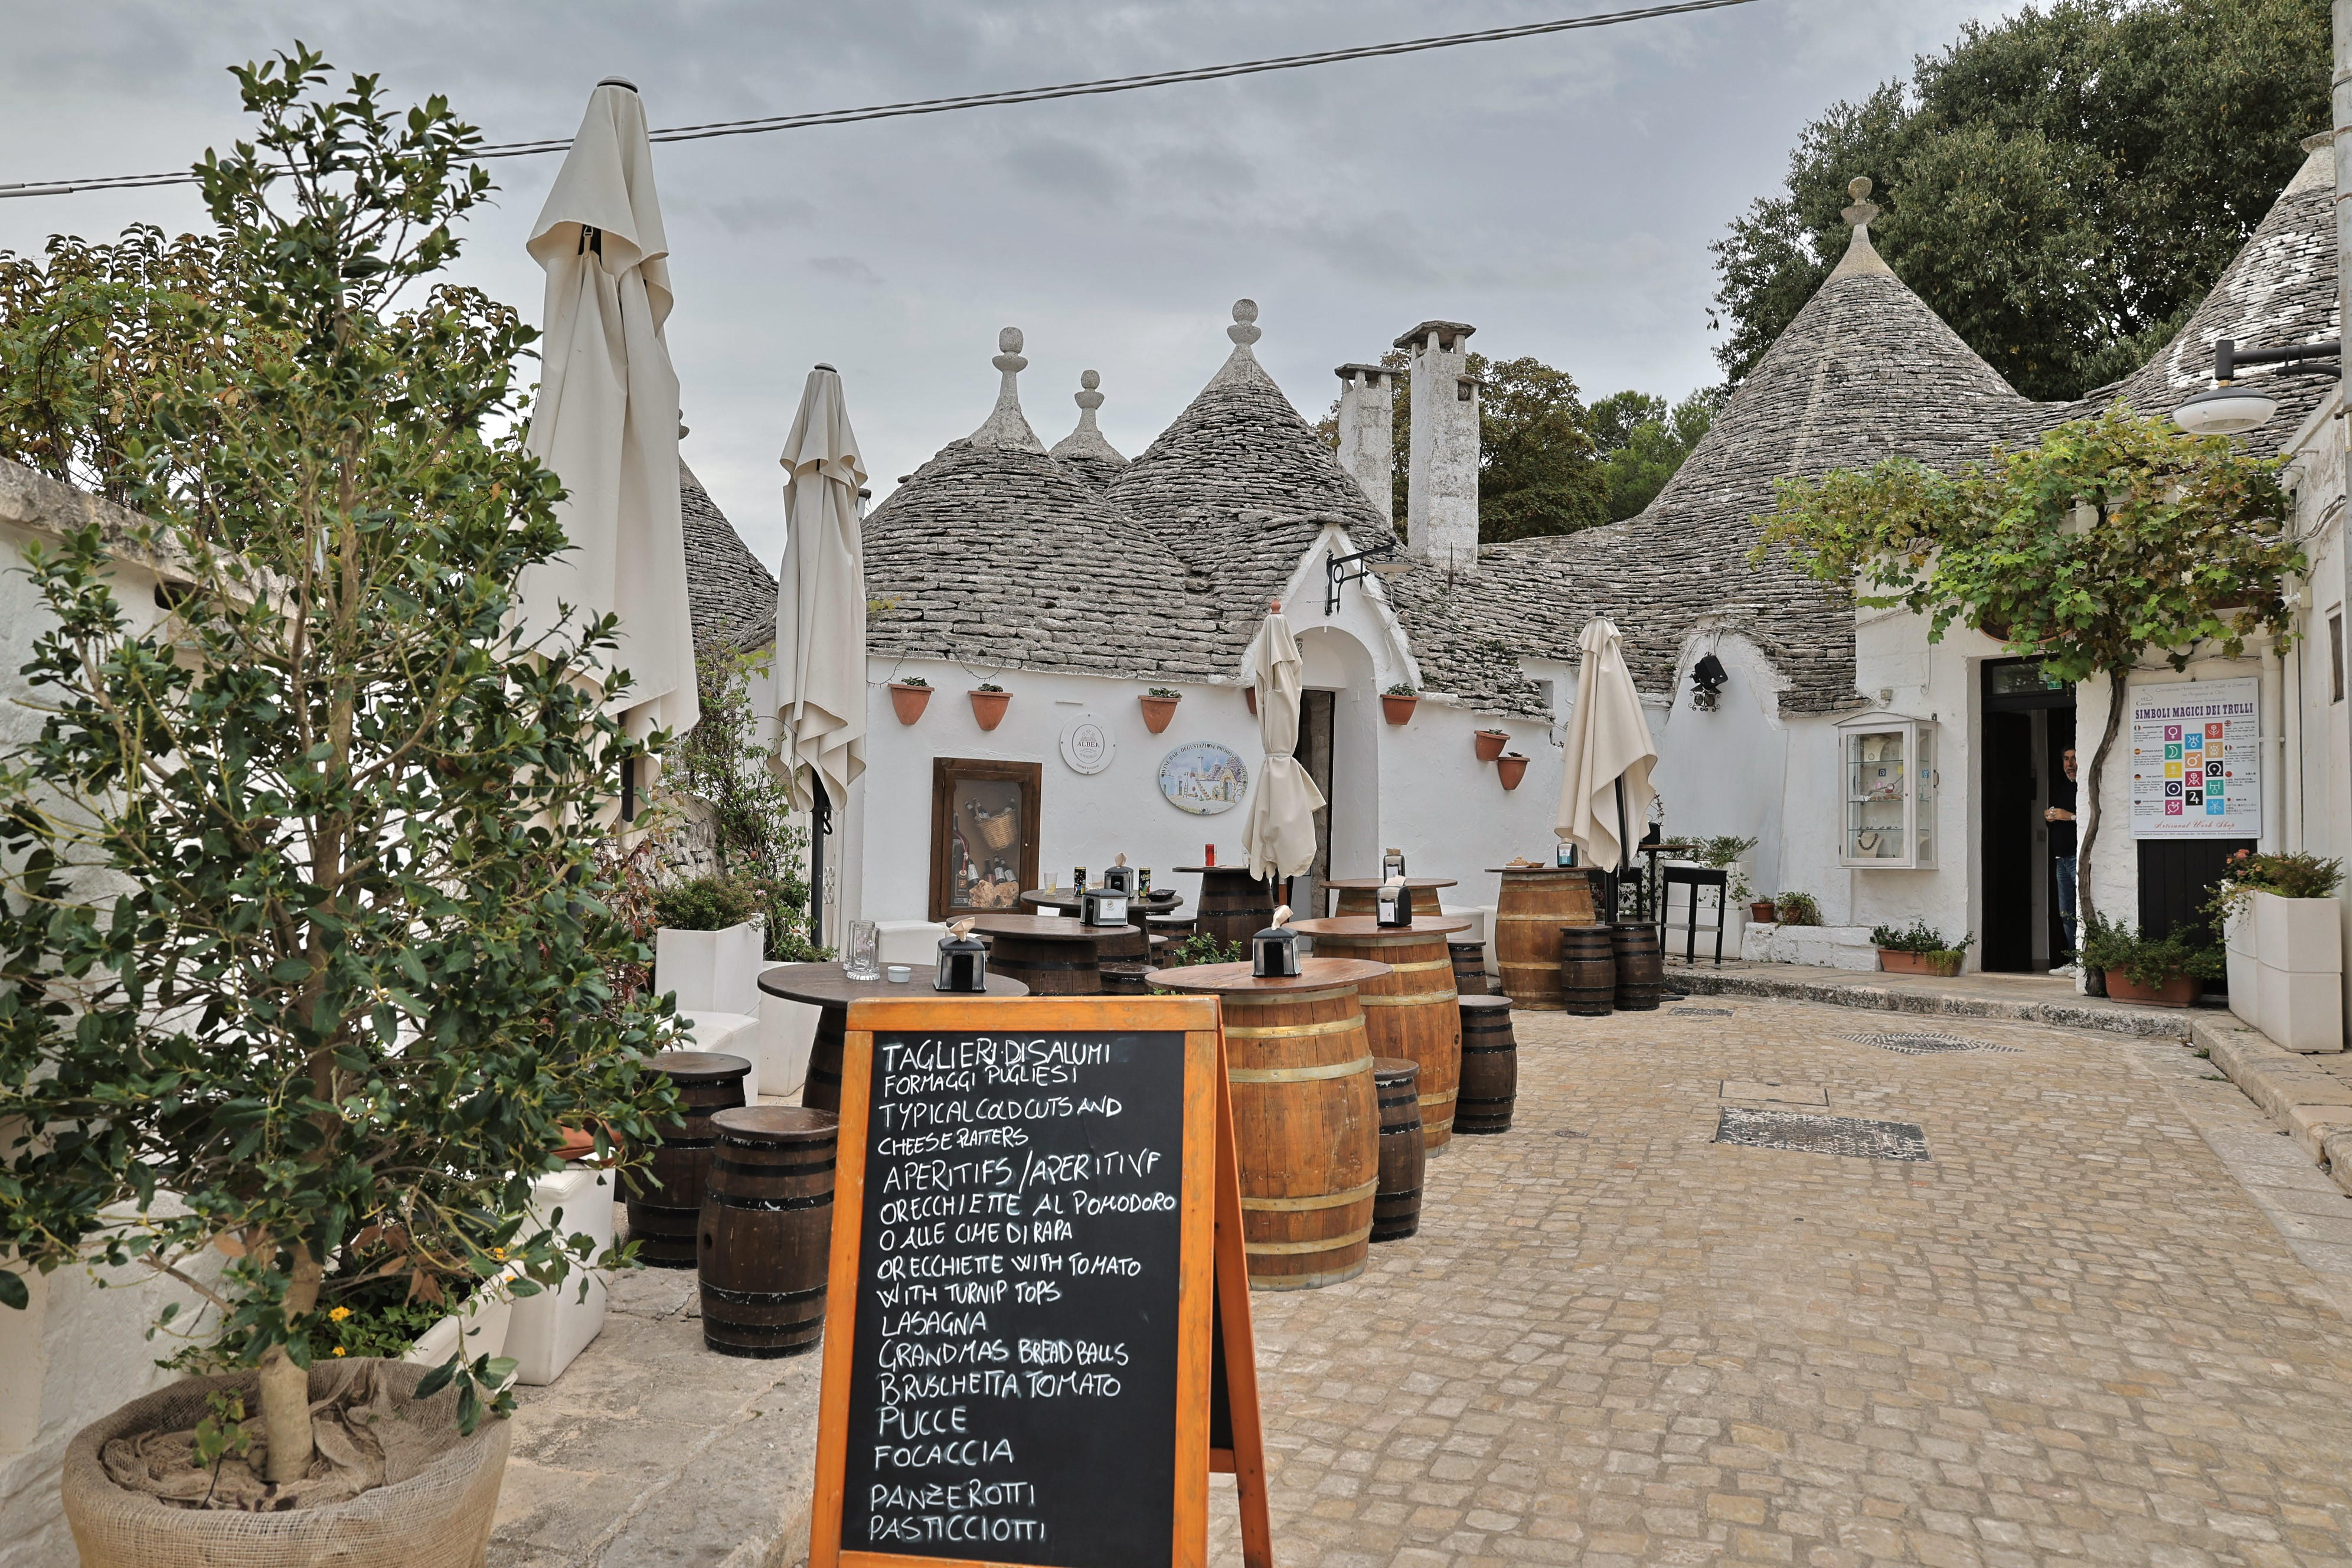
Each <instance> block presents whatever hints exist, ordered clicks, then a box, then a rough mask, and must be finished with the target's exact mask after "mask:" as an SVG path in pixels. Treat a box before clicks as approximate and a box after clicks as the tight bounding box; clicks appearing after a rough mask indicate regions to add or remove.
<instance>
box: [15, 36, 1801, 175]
mask: <svg viewBox="0 0 2352 1568" xmlns="http://www.w3.org/2000/svg"><path fill="white" fill-rule="evenodd" d="M1754 3H1755V0H1675V4H1671V5H1643V6H1640V7H1638V8H1636V9H1633V10H1629V11H1604V12H1601V13H1598V14H1595V15H1593V16H1564V17H1560V18H1559V19H1557V20H1555V21H1549V22H1528V23H1524V24H1522V25H1520V26H1516V27H1486V28H1482V29H1480V30H1479V31H1477V32H1475V33H1446V34H1443V35H1441V36H1438V37H1429V38H1407V39H1405V40H1404V41H1402V43H1394V44H1365V45H1362V46H1360V47H1355V48H1349V49H1320V50H1318V51H1316V52H1315V53H1313V54H1307V55H1280V56H1276V57H1275V58H1271V59H1263V60H1243V61H1240V62H1238V63H1237V64H1234V65H1224V66H1196V67H1194V68H1192V69H1189V70H1173V71H1153V72H1150V73H1149V74H1148V75H1144V76H1119V77H1106V78H1104V79H1101V80H1099V81H1074V82H1066V83H1064V84H1062V85H1061V86H1059V87H1024V88H1014V89H1010V90H1007V91H1003V92H971V93H964V94H961V95H960V96H958V97H954V98H926V99H917V100H911V101H908V102H906V103H878V104H873V105H869V106H868V107H866V108H864V109H829V110H819V111H817V112H815V113H811V114H771V115H763V116H761V117H760V118H758V119H755V120H721V121H713V122H712V123H710V124H708V125H673V126H670V127H667V129H664V130H660V131H655V132H649V135H650V136H651V139H652V140H654V141H656V142H706V141H709V140H711V139H712V138H714V137H719V136H758V135H762V134H764V133H766V132H771V131H803V130H807V129H810V128H811V127H814V126H819V125H852V124H856V122H858V121H865V120H898V119H902V118H904V117H906V116H908V115H913V114H945V113H948V112H949V111H950V110H961V109H993V108H997V107H999V106H1001V105H1004V104H1013V103H1042V102H1044V101H1045V100H1048V99H1055V98H1087V97H1092V96H1095V95H1097V94H1101V93H1109V92H1132V91H1134V90H1136V89H1139V88H1147V87H1173V86H1175V85H1177V84H1179V83H1181V82H1193V81H1216V80H1218V79H1222V78H1224V77H1236V76H1256V75H1259V74H1261V73H1263V72H1265V71H1280V70H1299V69H1302V68H1306V67H1307V66H1328V65H1338V64H1339V63H1341V62H1343V61H1347V60H1369V59H1378V58H1382V57H1384V56H1388V55H1412V54H1420V53H1423V52H1424V51H1426V50H1429V49H1451V48H1456V47H1460V46H1462V45H1464V44H1493V43H1501V42H1503V41H1504V40H1506V39H1510V38H1531V37H1538V36H1540V35H1542V34H1545V33H1570V32H1577V31H1580V30H1581V29H1583V28H1587V27H1611V26H1617V25H1619V24H1621V23H1624V22H1646V21H1651V20H1654V19H1655V18H1658V17H1661V16H1683V15H1685V14H1687V13H1689V12H1693V11H1720V10H1724V9H1727V8H1728V7H1730V6H1733V5H1753V4H1754ZM571 145H572V139H571V138H570V137H568V136H562V137H554V138H551V139H547V140H543V141H538V142H497V143H494V144H491V145H489V146H485V147H479V148H477V149H475V150H474V152H473V153H471V154H470V156H472V157H475V158H530V157H536V156H538V155H539V154H541V153H561V152H563V151H564V150H566V149H567V148H569V147H570V146H571ZM195 183H196V175H195V173H194V170H189V169H182V170H177V171H174V172H173V173H171V174H110V175H103V176H100V177H97V178H92V179H87V180H27V181H20V182H18V183H16V184H0V197H8V196H63V195H74V194H76V193H78V192H81V191H127V190H137V189H140V188H142V187H143V186H148V185H187V184H195Z"/></svg>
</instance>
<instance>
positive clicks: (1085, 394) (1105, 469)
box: [1053, 370, 1127, 489]
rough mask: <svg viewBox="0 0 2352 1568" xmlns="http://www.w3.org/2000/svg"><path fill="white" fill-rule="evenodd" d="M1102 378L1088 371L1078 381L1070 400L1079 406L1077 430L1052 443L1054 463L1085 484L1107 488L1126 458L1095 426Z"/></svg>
mask: <svg viewBox="0 0 2352 1568" xmlns="http://www.w3.org/2000/svg"><path fill="white" fill-rule="evenodd" d="M1101 387H1102V376H1101V374H1099V373H1097V372H1095V371H1091V370H1090V371H1087V373H1086V374H1084V375H1082V376H1080V377H1079V378H1078V390H1077V391H1076V392H1075V393H1072V394H1071V395H1070V401H1071V402H1073V403H1076V405H1078V425H1077V428H1076V429H1075V430H1073V431H1071V432H1070V433H1069V434H1068V435H1066V436H1065V437H1062V438H1061V439H1060V440H1058V441H1056V442H1055V443H1054V451H1053V457H1054V460H1055V462H1058V463H1060V464H1061V465H1062V466H1063V467H1064V468H1067V469H1069V470H1070V471H1071V472H1072V473H1074V474H1076V475H1077V476H1078V477H1079V478H1080V479H1086V480H1087V481H1088V482H1090V483H1092V484H1095V485H1098V486H1101V487H1103V488H1105V489H1108V488H1109V485H1110V482H1111V481H1112V480H1113V479H1117V478H1118V473H1119V470H1120V469H1121V468H1126V467H1127V458H1125V457H1124V456H1123V455H1122V454H1121V453H1120V452H1119V449H1118V447H1114V446H1112V445H1111V444H1110V442H1109V441H1108V439H1107V438H1106V437H1104V435H1103V433H1102V429H1101V427H1100V426H1097V424H1096V423H1095V416H1096V412H1097V410H1098V409H1100V408H1101V407H1102V405H1103V395H1102V392H1101V390H1100V389H1101Z"/></svg>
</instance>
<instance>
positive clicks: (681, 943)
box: [654, 921, 767, 1017]
mask: <svg viewBox="0 0 2352 1568" xmlns="http://www.w3.org/2000/svg"><path fill="white" fill-rule="evenodd" d="M766 951H767V932H766V931H765V930H764V929H762V927H761V922H760V921H744V922H743V923H742V924H741V925H731V926H729V927H728V928H727V929H726V930H725V931H677V930H673V929H672V928H671V927H668V926H663V927H661V928H660V929H659V930H657V931H655V932H654V986H655V988H656V990H660V991H667V992H671V993H673V994H676V995H677V1010H678V1011H679V1012H681V1013H745V1014H750V1015H751V1016H754V1017H756V1016H758V1015H759V1011H760V971H761V968H762V967H763V966H764V964H765V962H766V961H765V959H764V958H763V957H762V956H761V955H762V954H763V953H764V952H766Z"/></svg>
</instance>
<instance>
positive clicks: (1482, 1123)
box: [1454, 996, 1519, 1134]
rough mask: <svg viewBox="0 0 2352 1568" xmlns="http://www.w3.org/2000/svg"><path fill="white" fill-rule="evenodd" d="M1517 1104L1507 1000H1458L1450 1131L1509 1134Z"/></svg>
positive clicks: (1516, 1061) (1514, 1054)
mask: <svg viewBox="0 0 2352 1568" xmlns="http://www.w3.org/2000/svg"><path fill="white" fill-rule="evenodd" d="M1518 1098H1519V1044H1518V1038H1517V1036H1515V1035H1514V1034H1513V1033H1512V1032H1511V999H1510V998H1509V997H1507V996H1465V997H1464V998H1462V1098H1461V1099H1460V1100H1458V1101H1456V1102H1455V1107H1454V1131H1456V1132H1461V1133H1465V1134H1466V1133H1473V1132H1508V1131H1510V1130H1511V1107H1512V1106H1513V1105H1514V1104H1515V1103H1516V1102H1517V1100H1518Z"/></svg>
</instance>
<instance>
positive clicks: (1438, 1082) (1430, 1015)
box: [1296, 915, 1470, 1153]
mask: <svg viewBox="0 0 2352 1568" xmlns="http://www.w3.org/2000/svg"><path fill="white" fill-rule="evenodd" d="M1296 923H1297V928H1298V932H1299V934H1300V935H1301V936H1309V937H1313V938H1314V939H1315V954H1316V956H1317V957H1318V958H1355V959H1361V960H1364V961H1365V962H1367V963H1381V964H1386V965H1387V966H1388V971H1389V973H1387V974H1386V975H1384V976H1382V977H1381V978H1380V979H1378V980H1369V981H1366V982H1365V983H1364V984H1363V985H1362V986H1360V988H1359V989H1360V992H1361V994H1362V1001H1363V1006H1364V1027H1365V1028H1366V1029H1367V1030H1369V1031H1370V1037H1371V1042H1372V1053H1373V1054H1374V1055H1375V1056H1382V1057H1402V1058H1406V1059H1407V1060H1410V1061H1415V1062H1419V1063H1420V1064H1421V1131H1422V1141H1423V1146H1424V1147H1426V1148H1427V1149H1428V1150H1429V1152H1431V1153H1436V1152H1438V1151H1439V1150H1442V1149H1444V1147H1445V1145H1446V1144H1447V1142H1450V1141H1451V1140H1452V1139H1453V1137H1454V1089H1455V1086H1456V1085H1457V1084H1459V1083H1460V1082H1461V1079H1462V1011H1461V1008H1460V1007H1459V1006H1458V1005H1456V1004H1457V1002H1458V1001H1459V998H1458V997H1457V996H1456V995H1455V994H1454V960H1453V959H1452V958H1451V957H1450V956H1449V955H1448V954H1447V953H1446V951H1445V939H1446V938H1447V937H1449V936H1451V935H1452V934H1454V932H1455V931H1467V930H1469V929H1470V922H1469V921H1466V920H1462V919H1459V918H1454V919H1448V918H1446V917H1444V916H1442V915H1429V916H1423V917H1417V918H1415V920H1414V921H1413V922H1412V925H1410V926H1383V925H1381V924H1380V923H1379V922H1378V921H1375V920H1374V919H1373V918H1372V917H1371V916H1370V915H1336V916H1334V917H1332V918H1331V919H1329V920H1327V921H1297V922H1296Z"/></svg>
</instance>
